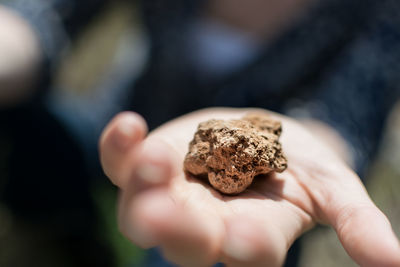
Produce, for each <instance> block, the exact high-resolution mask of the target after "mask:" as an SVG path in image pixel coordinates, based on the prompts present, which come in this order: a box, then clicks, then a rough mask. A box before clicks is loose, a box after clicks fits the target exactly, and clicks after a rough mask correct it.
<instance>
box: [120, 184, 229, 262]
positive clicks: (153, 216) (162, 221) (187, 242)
mask: <svg viewBox="0 0 400 267" xmlns="http://www.w3.org/2000/svg"><path fill="white" fill-rule="evenodd" d="M128 214H129V218H128V220H129V226H130V227H131V229H130V231H128V232H125V234H127V235H128V237H129V238H130V239H131V240H133V241H134V243H136V244H138V243H139V245H142V246H143V245H145V247H150V246H155V245H159V246H161V249H162V251H163V253H164V256H165V257H166V259H167V260H169V261H171V262H174V263H177V264H179V265H180V266H210V265H211V264H212V263H214V262H216V261H217V257H218V255H219V247H220V240H221V233H223V231H222V230H221V228H223V225H222V223H218V221H216V220H214V219H213V218H211V217H207V216H204V214H193V213H190V212H188V211H187V210H185V209H184V208H183V207H182V206H181V205H180V204H177V203H175V202H174V201H173V200H172V199H171V197H170V196H169V194H168V191H167V190H166V189H165V188H158V189H152V190H148V191H145V192H142V193H141V194H140V195H139V196H137V197H136V198H135V199H133V200H132V204H131V205H130V211H129V213H128Z"/></svg>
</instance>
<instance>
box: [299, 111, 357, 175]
mask: <svg viewBox="0 0 400 267" xmlns="http://www.w3.org/2000/svg"><path fill="white" fill-rule="evenodd" d="M300 122H301V123H302V124H303V126H305V127H306V128H307V129H308V130H309V131H310V132H311V133H312V134H313V135H314V136H315V137H316V138H318V139H320V140H321V141H322V142H323V143H325V144H326V145H327V146H328V147H329V148H330V149H331V150H332V151H333V152H334V153H335V154H336V155H337V156H339V158H341V159H342V160H343V161H344V162H345V163H347V164H348V165H349V166H350V167H351V168H353V169H354V167H355V162H354V160H355V159H354V155H353V153H352V149H351V147H350V145H349V144H348V142H347V141H346V140H345V139H344V138H343V137H342V136H341V135H340V134H339V133H338V132H337V131H336V130H335V129H333V128H332V127H331V126H329V125H328V124H326V123H323V122H321V121H317V120H311V119H306V120H301V121H300Z"/></svg>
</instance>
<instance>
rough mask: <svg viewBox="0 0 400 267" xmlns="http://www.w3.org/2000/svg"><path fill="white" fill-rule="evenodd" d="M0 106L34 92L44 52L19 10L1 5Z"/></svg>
mask: <svg viewBox="0 0 400 267" xmlns="http://www.w3.org/2000/svg"><path fill="white" fill-rule="evenodd" d="M0 36H1V37H2V38H1V42H0V107H7V106H12V105H15V104H17V103H18V102H21V101H23V100H25V99H26V98H28V97H29V96H30V95H31V94H32V86H31V85H32V84H33V83H34V80H35V74H36V73H37V72H38V68H39V58H40V57H41V52H40V48H39V41H38V39H37V37H36V34H35V33H34V31H33V30H32V28H31V27H30V26H29V24H28V23H27V22H26V21H24V19H23V18H22V17H20V16H19V15H18V14H17V13H15V12H14V11H12V10H11V9H8V8H6V7H4V6H0Z"/></svg>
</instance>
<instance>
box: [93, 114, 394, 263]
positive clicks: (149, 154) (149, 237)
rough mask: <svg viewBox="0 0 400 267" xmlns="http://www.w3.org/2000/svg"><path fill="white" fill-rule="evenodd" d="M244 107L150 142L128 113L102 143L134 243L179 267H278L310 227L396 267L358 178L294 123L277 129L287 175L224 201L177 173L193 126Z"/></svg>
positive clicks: (190, 121) (175, 124) (168, 127)
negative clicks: (327, 228)
mask: <svg viewBox="0 0 400 267" xmlns="http://www.w3.org/2000/svg"><path fill="white" fill-rule="evenodd" d="M248 111H250V110H248V109H242V110H240V109H206V110H201V111H198V112H195V113H191V114H188V115H186V116H183V117H180V118H178V119H175V120H173V121H171V122H169V123H166V124H165V125H163V126H162V127H160V128H158V129H156V130H155V131H153V132H151V133H150V134H149V135H148V136H147V137H145V135H146V124H145V122H144V120H143V119H142V118H141V117H140V116H139V115H137V114H135V113H130V112H125V113H121V114H119V115H118V116H117V117H116V118H114V119H113V120H112V121H111V122H110V124H109V125H108V126H107V128H106V129H105V130H104V132H103V135H102V137H101V140H100V152H101V153H100V154H101V161H102V165H103V167H104V170H105V172H106V174H107V175H108V176H109V177H110V179H111V180H112V182H113V183H114V184H116V185H117V186H118V187H119V188H120V199H119V215H118V219H119V225H120V230H121V231H122V233H123V234H124V235H125V236H127V237H128V238H129V239H130V240H131V241H132V242H133V243H135V244H137V245H139V246H141V247H143V248H149V247H153V246H160V247H161V249H162V250H163V253H164V256H165V257H166V258H167V259H168V260H170V261H172V262H174V263H177V264H179V265H182V266H209V265H211V264H213V263H215V262H218V261H221V262H224V263H226V264H227V265H228V266H280V265H282V264H283V262H284V259H285V256H286V253H287V250H288V248H289V247H290V246H291V244H292V243H293V242H294V240H295V239H296V238H298V237H299V236H300V235H301V234H303V233H304V232H305V231H307V230H309V229H310V228H312V227H313V226H314V225H315V224H316V223H322V224H329V225H331V226H332V227H334V229H335V230H336V232H337V234H338V236H339V239H340V241H341V242H342V244H343V246H344V248H345V249H346V251H347V252H348V253H349V255H350V256H351V257H352V258H353V259H354V260H355V261H356V262H357V263H358V264H360V265H361V266H371V267H372V266H376V267H378V266H380V267H382V266H400V246H399V242H398V240H397V238H396V236H395V235H394V234H393V232H392V229H391V226H390V223H389V221H388V220H387V218H386V217H385V215H384V214H383V213H382V212H381V211H380V210H379V209H378V208H377V207H376V206H375V205H374V204H373V202H372V201H371V200H370V198H369V197H368V194H367V192H366V191H365V189H364V187H363V185H362V183H361V182H360V180H359V178H358V177H357V176H356V174H354V173H353V172H352V171H351V170H350V169H349V168H348V167H346V165H345V164H344V163H343V162H342V161H341V159H339V157H338V156H337V155H336V154H335V153H333V152H331V150H330V149H329V148H328V147H327V146H325V145H324V144H323V143H322V142H321V141H319V140H318V139H317V138H316V137H314V136H313V135H312V134H310V133H309V132H308V131H307V130H305V129H304V128H303V127H302V126H301V125H300V124H298V123H296V122H295V121H293V120H291V119H289V118H286V117H283V116H280V115H276V114H273V116H275V117H277V118H278V119H280V120H281V121H282V123H283V133H282V137H281V141H282V145H283V149H284V153H285V154H286V156H287V158H288V169H287V170H286V171H284V172H283V173H281V174H278V173H277V174H274V175H270V176H269V177H265V179H257V180H256V182H255V184H253V185H252V186H251V187H250V188H249V189H248V190H246V191H245V192H244V193H242V194H240V195H238V196H223V195H221V194H219V193H218V192H217V191H215V190H213V189H212V188H210V186H208V185H207V184H204V183H202V182H201V181H199V180H197V179H194V178H192V177H187V176H185V175H184V173H183V171H182V167H183V166H182V162H183V158H184V156H185V154H186V152H187V150H188V143H189V141H190V140H191V139H192V137H193V134H194V132H195V130H196V127H197V125H198V123H199V122H201V121H205V120H207V119H210V118H221V119H232V118H240V117H242V116H243V115H244V114H245V113H246V112H248Z"/></svg>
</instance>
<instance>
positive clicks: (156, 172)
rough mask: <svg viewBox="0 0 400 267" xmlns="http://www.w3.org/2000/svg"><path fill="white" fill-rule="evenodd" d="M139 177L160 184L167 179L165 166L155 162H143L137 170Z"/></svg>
mask: <svg viewBox="0 0 400 267" xmlns="http://www.w3.org/2000/svg"><path fill="white" fill-rule="evenodd" d="M135 174H136V176H137V178H139V179H141V180H142V181H144V182H147V183H150V184H160V183H163V182H164V181H165V180H166V177H165V176H166V172H165V170H164V168H163V167H161V166H157V165H155V164H154V163H143V164H141V165H139V166H138V167H137V169H136V172H135Z"/></svg>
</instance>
